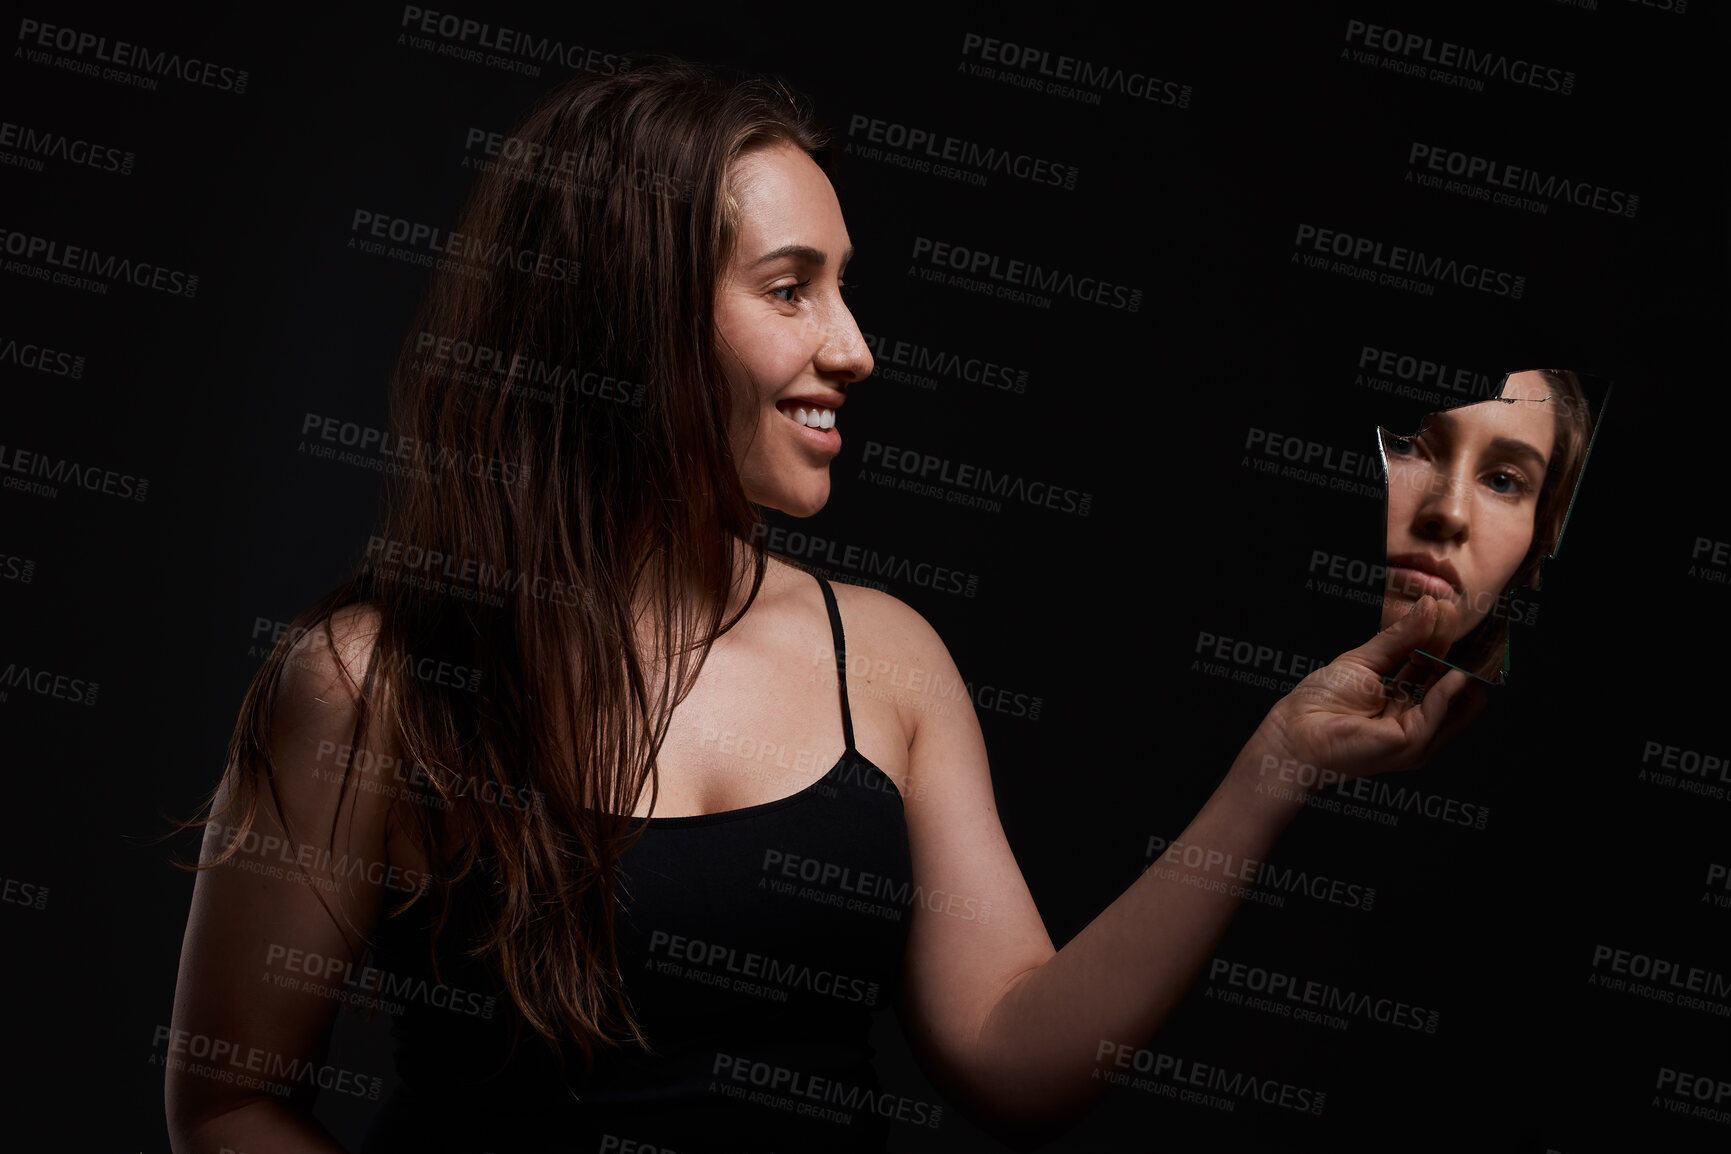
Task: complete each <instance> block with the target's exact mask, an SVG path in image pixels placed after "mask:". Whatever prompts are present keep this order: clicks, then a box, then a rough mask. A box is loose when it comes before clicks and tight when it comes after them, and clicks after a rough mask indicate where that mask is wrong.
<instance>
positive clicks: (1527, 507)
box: [1382, 373, 1557, 645]
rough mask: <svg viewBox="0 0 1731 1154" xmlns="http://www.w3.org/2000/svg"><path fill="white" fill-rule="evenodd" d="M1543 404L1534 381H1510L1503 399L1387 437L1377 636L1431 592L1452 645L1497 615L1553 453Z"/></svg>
mask: <svg viewBox="0 0 1731 1154" xmlns="http://www.w3.org/2000/svg"><path fill="white" fill-rule="evenodd" d="M1549 395H1550V389H1549V387H1548V386H1547V385H1546V384H1545V381H1544V378H1543V377H1541V376H1540V375H1539V374H1538V373H1512V374H1510V376H1509V378H1508V381H1507V382H1506V383H1505V384H1504V386H1503V392H1502V396H1503V398H1504V400H1501V401H1486V402H1483V403H1482V404H1477V405H1469V406H1467V407H1465V408H1461V409H1455V410H1453V411H1452V412H1448V413H1433V414H1431V415H1430V416H1429V417H1427V418H1426V419H1425V423H1424V428H1423V431H1421V432H1420V433H1419V435H1418V436H1416V437H1411V438H1401V437H1394V436H1389V435H1385V436H1384V438H1383V443H1384V446H1385V449H1386V455H1387V460H1388V470H1389V489H1388V576H1387V579H1386V582H1385V585H1384V590H1383V607H1382V624H1383V627H1384V628H1387V627H1388V626H1389V625H1391V624H1393V623H1394V622H1395V621H1396V620H1397V619H1398V618H1400V617H1401V616H1403V615H1404V614H1405V613H1406V612H1407V610H1408V609H1410V608H1411V607H1412V605H1413V603H1414V602H1416V601H1417V600H1418V599H1419V598H1420V597H1422V596H1424V595H1425V594H1427V593H1428V594H1430V595H1432V596H1434V597H1435V598H1436V599H1437V601H1438V603H1439V604H1440V605H1441V606H1442V611H1443V636H1444V637H1445V638H1446V639H1447V641H1448V643H1449V644H1450V645H1452V644H1454V643H1455V642H1456V641H1459V640H1460V639H1461V638H1462V637H1464V636H1465V635H1466V634H1467V633H1469V632H1471V630H1472V629H1473V627H1474V626H1476V625H1478V624H1479V623H1480V622H1481V621H1483V620H1484V619H1485V617H1486V616H1487V615H1488V614H1489V613H1490V611H1491V610H1492V609H1493V608H1495V606H1496V603H1497V598H1498V597H1499V596H1500V595H1501V594H1502V593H1503V592H1505V591H1506V590H1507V588H1508V585H1509V582H1510V581H1511V580H1513V578H1514V575H1515V571H1516V570H1517V569H1518V568H1520V564H1521V562H1522V560H1524V559H1525V558H1526V555H1527V551H1528V549H1530V548H1531V547H1532V543H1533V519H1534V513H1535V512H1536V510H1537V508H1538V500H1539V490H1540V488H1541V486H1542V485H1543V484H1544V479H1545V470H1546V467H1547V466H1548V465H1549V464H1550V460H1551V453H1552V450H1553V449H1554V447H1555V444H1556V435H1557V434H1556V418H1555V414H1554V412H1553V407H1552V406H1551V405H1550V404H1549V403H1547V402H1546V401H1545V398H1546V397H1548V396H1549ZM1511 399H1512V400H1513V402H1514V403H1512V404H1510V403H1507V402H1508V401H1509V400H1511Z"/></svg>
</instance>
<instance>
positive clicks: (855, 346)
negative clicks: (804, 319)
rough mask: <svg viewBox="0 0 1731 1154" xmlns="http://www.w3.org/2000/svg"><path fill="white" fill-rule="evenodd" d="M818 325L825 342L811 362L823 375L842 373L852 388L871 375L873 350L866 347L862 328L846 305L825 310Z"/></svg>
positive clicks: (817, 321) (816, 321) (818, 320)
mask: <svg viewBox="0 0 1731 1154" xmlns="http://www.w3.org/2000/svg"><path fill="white" fill-rule="evenodd" d="M815 323H816V324H818V325H819V326H820V331H819V337H820V339H821V340H822V342H823V343H822V344H821V345H820V346H819V348H818V350H817V354H816V355H815V356H814V357H813V358H812V363H813V364H814V365H816V367H817V369H818V370H819V371H820V372H824V373H839V374H841V375H842V376H844V377H845V378H846V380H847V383H848V384H850V385H851V384H853V383H854V382H855V381H863V380H864V379H865V378H867V377H869V376H871V372H872V365H873V361H872V354H871V349H869V348H868V347H866V339H865V334H863V333H861V332H860V331H859V325H858V323H856V322H855V321H854V319H853V313H852V312H851V311H850V310H849V309H848V308H847V306H846V305H841V304H838V305H837V306H836V307H835V308H833V309H828V310H825V311H824V313H822V314H821V316H820V317H818V318H816V320H815Z"/></svg>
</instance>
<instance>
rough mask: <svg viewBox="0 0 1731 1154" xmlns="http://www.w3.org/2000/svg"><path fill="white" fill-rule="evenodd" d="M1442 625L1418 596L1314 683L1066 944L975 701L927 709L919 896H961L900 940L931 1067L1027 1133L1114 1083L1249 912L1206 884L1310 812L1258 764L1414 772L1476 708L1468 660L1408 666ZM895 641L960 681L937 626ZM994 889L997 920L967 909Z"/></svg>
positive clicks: (906, 1007)
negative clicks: (1017, 843)
mask: <svg viewBox="0 0 1731 1154" xmlns="http://www.w3.org/2000/svg"><path fill="white" fill-rule="evenodd" d="M909 616H912V614H911V611H909ZM1436 623H1437V605H1436V602H1435V601H1434V600H1433V599H1430V598H1426V599H1424V600H1423V601H1421V602H1420V603H1419V605H1418V607H1416V608H1415V610H1414V611H1413V613H1412V614H1411V615H1409V616H1408V617H1406V618H1405V619H1403V620H1402V621H1400V622H1397V623H1396V624H1395V625H1393V626H1391V627H1390V628H1389V629H1387V630H1385V631H1384V632H1382V633H1381V634H1378V635H1377V636H1376V637H1375V638H1373V639H1372V640H1371V641H1370V642H1368V643H1367V644H1365V645H1363V646H1361V647H1359V648H1358V649H1355V650H1352V651H1351V652H1349V653H1346V654H1344V655H1342V656H1341V657H1339V658H1337V659H1336V660H1335V661H1334V662H1332V663H1330V664H1329V665H1328V666H1326V667H1325V668H1323V669H1320V670H1317V671H1316V672H1314V673H1312V674H1311V675H1310V676H1309V677H1307V678H1305V679H1304V681H1303V682H1301V683H1300V684H1299V685H1298V686H1297V687H1296V688H1295V689H1294V690H1293V691H1292V693H1290V694H1289V695H1288V696H1287V697H1285V698H1283V699H1282V700H1281V701H1280V702H1278V703H1277V704H1276V705H1275V707H1274V708H1273V709H1272V710H1271V711H1270V712H1269V714H1268V717H1267V718H1266V719H1265V720H1264V721H1263V722H1262V724H1261V725H1260V726H1259V727H1258V728H1257V730H1256V732H1255V733H1254V734H1253V735H1252V737H1251V739H1250V741H1249V742H1248V743H1247V744H1246V745H1245V746H1244V749H1243V750H1242V752H1240V753H1239V755H1238V757H1237V759H1236V760H1235V761H1234V762H1233V764H1232V767H1231V769H1230V771H1229V772H1228V773H1227V774H1226V777H1225V779H1224V780H1223V781H1222V782H1221V784H1220V786H1219V788H1217V789H1216V790H1215V792H1214V794H1213V796H1212V797H1211V798H1210V799H1209V800H1208V802H1207V803H1206V804H1205V805H1204V806H1203V807H1202V810H1201V812H1200V813H1198V814H1197V816H1196V818H1195V820H1194V821H1192V822H1191V823H1190V825H1189V826H1188V827H1187V828H1186V829H1185V831H1184V832H1183V833H1182V834H1181V835H1180V836H1179V837H1178V838H1177V839H1176V840H1175V841H1174V842H1173V844H1172V846H1171V847H1169V848H1168V849H1167V851H1166V853H1165V854H1164V855H1163V856H1162V857H1161V858H1160V859H1159V860H1157V861H1156V862H1155V863H1154V866H1153V867H1151V868H1150V869H1148V870H1147V871H1146V872H1145V873H1144V874H1143V875H1142V876H1141V877H1140V878H1139V879H1137V881H1136V882H1135V883H1134V884H1132V885H1131V886H1130V888H1129V889H1127V890H1126V891H1125V892H1124V893H1123V894H1122V895H1121V896H1120V897H1118V899H1117V900H1116V901H1114V902H1113V903H1112V904H1111V905H1110V906H1108V907H1107V908H1106V909H1105V910H1104V911H1103V912H1102V913H1101V914H1100V915H1099V916H1098V917H1096V918H1095V919H1094V920H1093V921H1092V922H1090V923H1089V924H1088V926H1087V927H1086V928H1084V929H1083V930H1082V932H1081V933H1079V934H1077V935H1076V937H1075V939H1074V940H1072V941H1071V942H1069V943H1068V944H1067V945H1066V946H1065V947H1064V948H1063V949H1062V950H1054V949H1053V947H1052V943H1051V939H1050V938H1049V937H1048V935H1047V933H1046V930H1045V927H1044V926H1043V925H1042V923H1041V921H1040V917H1039V914H1038V911H1037V910H1036V909H1035V908H1034V904H1033V900H1032V898H1031V897H1030V896H1029V894H1028V890H1027V886H1026V883H1025V882H1024V881H1023V879H1022V876H1021V872H1020V870H1019V869H1018V868H1017V866H1016V862H1015V858H1014V856H1013V855H1012V854H1011V852H1010V849H1009V846H1008V844H1007V843H1006V841H1005V839H1004V834H1003V830H1002V827H1001V825H1000V823H999V821H998V818H997V813H996V809H995V807H994V804H993V800H992V789H991V777H990V774H989V772H988V770H987V766H986V757H985V748H984V743H983V741H982V739H981V737H980V732H979V725H978V722H977V720H976V718H975V717H974V715H973V713H972V711H971V710H961V711H960V714H961V716H957V715H954V714H952V715H951V716H948V717H944V716H941V715H940V714H939V713H938V711H936V710H930V711H924V712H923V713H921V715H920V717H919V720H918V721H917V728H916V729H915V731H914V736H913V740H912V742H911V744H910V754H909V755H910V763H909V780H910V783H911V785H912V786H913V789H912V790H911V791H910V796H909V797H908V799H907V801H906V812H907V816H908V825H909V834H910V838H911V839H912V843H913V861H914V880H915V883H916V884H917V885H918V886H919V887H921V888H920V892H921V893H922V895H931V894H933V893H934V892H935V893H942V894H952V895H958V896H961V897H963V899H964V902H963V904H961V905H958V906H954V907H953V908H950V907H946V905H945V904H944V903H941V902H936V903H934V902H930V901H926V900H922V902H921V903H919V904H918V905H916V908H915V912H914V918H913V927H912V934H911V937H910V941H909V956H908V964H907V980H906V983H905V988H904V992H903V1002H902V1016H903V1022H904V1025H905V1026H906V1028H907V1032H908V1034H909V1036H910V1038H911V1040H912V1041H913V1043H914V1045H915V1046H916V1048H917V1049H918V1050H920V1051H921V1053H922V1056H923V1057H924V1059H925V1060H926V1063H927V1065H928V1067H929V1068H931V1069H932V1071H933V1073H934V1074H935V1075H936V1076H937V1077H938V1079H939V1081H940V1082H941V1083H943V1084H944V1085H945V1086H946V1087H947V1088H948V1089H949V1090H951V1091H952V1092H953V1093H956V1094H957V1095H958V1096H959V1097H960V1098H961V1099H962V1100H963V1101H964V1102H966V1103H968V1104H969V1106H970V1107H971V1108H972V1110H973V1112H975V1113H977V1114H979V1115H981V1116H982V1117H981V1120H982V1121H985V1122H988V1123H990V1121H991V1120H993V1119H996V1120H998V1121H999V1122H1002V1123H1006V1124H1007V1123H1014V1124H1015V1125H1016V1126H1017V1127H1018V1133H1021V1134H1023V1135H1026V1134H1029V1133H1039V1132H1040V1130H1041V1129H1042V1127H1041V1124H1042V1123H1044V1124H1046V1125H1047V1126H1058V1125H1062V1124H1064V1123H1066V1122H1067V1121H1069V1120H1071V1119H1073V1118H1074V1116H1075V1115H1076V1114H1078V1113H1079V1112H1080V1110H1081V1109H1082V1108H1083V1107H1085V1106H1086V1105H1088V1104H1089V1103H1090V1102H1092V1101H1093V1100H1094V1099H1095V1098H1097V1097H1098V1096H1099V1095H1100V1094H1101V1093H1102V1092H1103V1090H1104V1088H1105V1086H1106V1085H1107V1083H1106V1082H1105V1081H1104V1080H1102V1079H1099V1078H1096V1077H1094V1076H1093V1075H1094V1074H1095V1072H1096V1070H1110V1069H1114V1068H1115V1067H1113V1066H1112V1064H1111V1059H1112V1058H1113V1057H1114V1056H1115V1055H1116V1054H1118V1053H1120V1052H1121V1051H1120V1050H1119V1049H1118V1048H1119V1047H1126V1046H1127V1047H1130V1048H1132V1049H1134V1048H1135V1047H1138V1046H1140V1045H1142V1044H1144V1043H1146V1042H1147V1041H1148V1039H1150V1038H1151V1037H1152V1036H1153V1035H1154V1034H1155V1033H1156V1032H1157V1031H1158V1030H1159V1029H1160V1027H1161V1025H1162V1024H1163V1023H1164V1022H1165V1020H1166V1018H1167V1016H1168V1015H1169V1014H1170V1013H1171V1012H1172V1010H1173V1008H1174V1007H1175V1006H1176V1005H1177V1004H1178V1003H1179V1002H1180V1001H1181V1000H1182V999H1183V997H1184V995H1185V993H1186V991H1187V990H1188V989H1189V988H1190V986H1191V984H1192V982H1193V981H1194V980H1195V977H1196V975H1197V973H1198V971H1199V970H1200V968H1201V967H1202V965H1203V964H1204V963H1205V962H1206V961H1207V959H1208V957H1209V956H1210V954H1211V953H1212V951H1213V949H1214V946H1215V944H1216V943H1217V942H1218V941H1219V939H1220V936H1221V935H1222V933H1224V931H1225V929H1226V926H1227V924H1228V922H1229V921H1230V920H1231V918H1232V915H1233V913H1234V912H1235V911H1236V909H1237V907H1238V904H1239V897H1238V896H1237V893H1242V892H1243V891H1242V889H1241V888H1238V887H1237V886H1234V885H1207V884H1198V883H1219V882H1222V881H1228V882H1229V881H1231V880H1232V877H1231V876H1229V875H1228V873H1227V872H1226V871H1225V869H1224V868H1223V867H1224V865H1225V863H1226V862H1228V861H1230V862H1233V863H1236V865H1235V867H1234V870H1233V875H1234V876H1236V877H1238V878H1239V879H1243V878H1245V877H1253V876H1254V872H1253V869H1252V868H1251V867H1250V866H1248V865H1247V864H1246V863H1253V862H1261V861H1262V860H1264V859H1265V858H1266V856H1267V853H1268V851H1269V849H1270V848H1271V847H1272V846H1273V845H1274V843H1275V841H1276V839H1278V837H1279V836H1280V834H1281V832H1282V831H1283V830H1284V829H1285V827H1286V825H1287V823H1288V822H1290V821H1291V820H1292V818H1293V816H1294V815H1295V814H1296V813H1297V812H1298V810H1299V809H1301V808H1302V806H1303V802H1304V795H1302V794H1299V793H1296V792H1288V791H1287V790H1286V789H1284V788H1283V789H1281V790H1278V791H1269V790H1267V789H1266V788H1264V789H1260V790H1259V789H1258V788H1257V787H1258V785H1259V783H1261V784H1266V783H1267V782H1268V781H1270V780H1271V779H1274V775H1270V776H1264V770H1265V768H1267V767H1279V766H1281V765H1282V764H1283V763H1292V762H1295V763H1298V764H1309V765H1314V766H1319V767H1322V770H1323V771H1324V774H1325V776H1323V778H1322V780H1323V782H1325V783H1326V782H1332V781H1339V780H1344V779H1347V778H1353V777H1360V776H1364V775H1366V774H1370V773H1377V772H1383V771H1386V770H1398V769H1406V768H1411V767H1413V766H1415V765H1418V764H1420V763H1421V762H1422V761H1424V760H1425V759H1426V758H1427V757H1428V756H1429V755H1430V754H1431V753H1432V752H1433V751H1434V750H1435V749H1436V748H1437V747H1438V745H1439V744H1441V742H1442V741H1444V740H1446V739H1447V737H1448V736H1449V735H1450V734H1451V733H1452V732H1453V731H1454V730H1455V729H1457V728H1458V727H1459V725H1460V724H1462V723H1463V722H1464V720H1465V718H1466V717H1467V716H1469V715H1470V714H1471V713H1472V712H1473V711H1474V710H1475V709H1476V705H1477V704H1478V703H1479V701H1478V698H1477V695H1476V693H1475V694H1469V695H1468V696H1470V697H1473V698H1474V700H1473V702H1471V703H1469V702H1465V701H1462V700H1461V696H1462V690H1463V689H1465V688H1466V686H1467V683H1468V680H1469V679H1468V678H1467V676H1466V675H1465V674H1463V673H1460V672H1458V671H1452V672H1449V673H1448V674H1446V675H1444V676H1441V677H1440V678H1439V677H1437V676H1436V673H1437V672H1440V671H1438V670H1434V669H1425V670H1423V671H1422V672H1421V668H1420V666H1415V665H1414V664H1412V663H1411V662H1409V657H1410V656H1411V655H1412V652H1413V650H1414V649H1415V648H1418V647H1420V646H1421V645H1423V644H1424V643H1425V642H1426V641H1427V640H1428V639H1429V637H1430V635H1431V632H1432V630H1433V628H1434V626H1435V625H1436ZM922 625H923V623H922ZM926 628H927V631H928V632H929V627H926ZM900 640H901V643H902V644H903V645H907V646H910V647H911V649H912V650H913V651H916V652H919V653H920V654H921V656H922V658H923V659H924V661H926V662H927V663H929V664H930V665H931V666H933V667H935V668H933V670H932V671H933V672H934V673H936V674H937V675H938V678H939V680H940V681H941V680H942V679H943V678H944V677H945V676H946V671H948V672H947V675H948V676H954V672H953V670H954V666H953V665H951V664H949V658H948V654H947V653H944V652H943V651H942V645H941V643H939V642H937V640H936V638H935V635H934V636H932V637H930V638H929V639H920V638H918V631H917V630H914V629H906V630H905V631H904V636H903V637H902V638H901V639H900ZM921 640H925V645H924V647H922V646H921V644H920V641H921ZM1418 660H1419V662H1420V665H1421V666H1422V665H1425V664H1427V663H1425V662H1424V659H1422V658H1421V659H1418ZM1397 670H1398V671H1399V674H1398V680H1397V685H1398V684H1400V683H1402V682H1404V683H1406V684H1409V685H1410V684H1412V683H1413V682H1418V683H1419V684H1425V683H1426V682H1428V683H1429V684H1428V688H1427V689H1426V690H1425V691H1424V692H1423V693H1422V695H1421V696H1422V701H1415V700H1413V697H1412V696H1411V695H1410V694H1407V693H1404V692H1399V693H1393V692H1390V691H1387V690H1385V688H1384V684H1383V676H1384V675H1385V674H1389V673H1394V672H1396V671H1397ZM1293 776H1299V777H1303V778H1305V779H1306V780H1313V781H1314V780H1315V776H1316V775H1312V774H1309V773H1305V774H1298V775H1293V774H1288V775H1287V777H1288V780H1290V778H1291V777H1293ZM1190 847H1194V849H1192V848H1190ZM1235 889H1236V891H1237V893H1235V892H1234V890H1235ZM969 899H971V900H969ZM987 903H989V904H990V911H991V912H990V918H989V920H984V919H980V918H977V917H976V918H972V919H970V918H968V917H962V916H956V913H955V911H956V910H957V909H960V910H967V909H978V908H980V907H981V906H983V905H985V904H987ZM1030 1127H1033V1128H1034V1129H1032V1130H1030V1129H1029V1128H1030Z"/></svg>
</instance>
